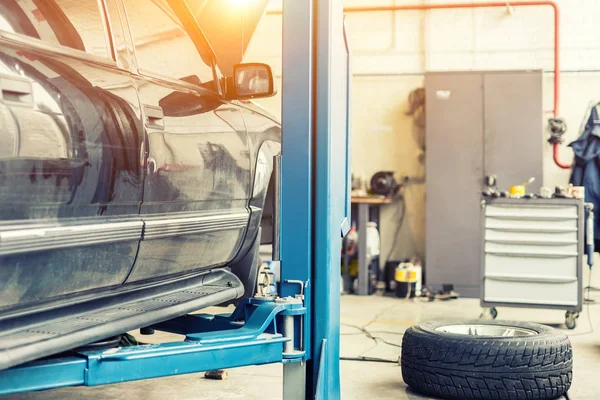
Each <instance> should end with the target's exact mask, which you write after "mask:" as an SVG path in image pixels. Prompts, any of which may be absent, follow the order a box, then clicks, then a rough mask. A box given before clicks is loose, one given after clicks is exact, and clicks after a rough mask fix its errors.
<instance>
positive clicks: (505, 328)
mask: <svg viewBox="0 0 600 400" xmlns="http://www.w3.org/2000/svg"><path fill="white" fill-rule="evenodd" d="M435 330H436V331H438V332H445V333H451V334H454V335H465V336H485V337H523V336H534V335H537V334H538V332H536V331H534V330H533V329H527V328H522V327H519V326H510V325H478V324H453V325H443V326H440V327H437V328H435Z"/></svg>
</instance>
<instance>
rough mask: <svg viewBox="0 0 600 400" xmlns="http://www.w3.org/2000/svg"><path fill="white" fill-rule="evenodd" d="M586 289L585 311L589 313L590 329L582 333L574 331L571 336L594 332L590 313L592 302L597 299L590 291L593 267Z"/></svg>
mask: <svg viewBox="0 0 600 400" xmlns="http://www.w3.org/2000/svg"><path fill="white" fill-rule="evenodd" d="M584 290H587V298H584V302H585V313H586V314H587V320H588V324H589V330H588V331H586V332H581V333H573V334H571V335H568V336H569V337H571V336H583V335H589V334H590V333H594V324H593V323H592V315H591V313H590V304H592V303H594V302H595V300H593V299H591V298H590V292H591V290H592V269H591V268H590V275H589V276H588V285H587V287H586V288H585V289H584Z"/></svg>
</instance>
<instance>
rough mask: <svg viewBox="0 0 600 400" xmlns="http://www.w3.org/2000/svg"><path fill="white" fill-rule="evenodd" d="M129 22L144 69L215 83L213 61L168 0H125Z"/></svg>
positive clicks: (199, 82)
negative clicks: (199, 45)
mask: <svg viewBox="0 0 600 400" xmlns="http://www.w3.org/2000/svg"><path fill="white" fill-rule="evenodd" d="M124 2H125V6H126V8H127V15H128V19H129V26H130V28H131V34H132V36H133V40H134V45H135V54H136V59H137V64H138V68H139V69H140V70H141V71H142V72H150V73H156V74H159V75H162V76H165V77H169V78H174V79H179V80H183V81H186V82H188V83H193V84H196V85H199V86H204V87H205V88H208V89H211V90H216V88H215V87H214V75H213V65H212V60H211V57H210V56H209V55H208V54H207V53H208V52H207V51H206V50H205V51H204V52H203V53H202V54H201V53H200V52H199V51H198V48H197V47H196V44H195V43H194V41H193V40H192V38H191V37H190V36H189V35H188V33H187V32H186V30H185V28H184V26H183V24H182V23H181V22H180V21H179V19H178V17H177V15H176V13H175V12H174V10H173V8H172V7H171V6H170V5H169V3H168V2H167V1H166V0H125V1H124Z"/></svg>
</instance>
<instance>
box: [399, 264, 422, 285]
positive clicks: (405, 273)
mask: <svg viewBox="0 0 600 400" xmlns="http://www.w3.org/2000/svg"><path fill="white" fill-rule="evenodd" d="M395 280H396V282H408V283H414V282H416V281H417V270H416V269H415V268H402V267H398V268H396V277H395Z"/></svg>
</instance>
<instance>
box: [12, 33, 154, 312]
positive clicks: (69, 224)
mask: <svg viewBox="0 0 600 400" xmlns="http://www.w3.org/2000/svg"><path fill="white" fill-rule="evenodd" d="M4 36H5V38H3V39H1V40H2V42H1V43H2V44H1V45H0V82H1V85H2V94H3V96H2V99H1V100H0V114H1V117H0V119H1V121H2V126H3V127H4V129H3V132H2V146H1V147H2V150H1V152H2V155H1V156H0V182H1V184H0V221H1V222H0V255H1V267H2V268H0V308H2V307H9V306H11V305H15V304H20V305H22V304H25V303H27V302H31V301H37V300H40V299H44V298H51V297H55V296H61V295H65V294H69V293H75V292H79V291H85V290H88V289H95V288H99V287H111V286H115V285H119V284H121V283H122V282H123V281H124V280H125V278H126V277H127V275H128V274H129V272H130V270H131V267H132V266H133V262H134V259H135V255H136V252H137V247H138V242H139V240H140V237H141V232H142V222H141V219H140V218H139V215H138V212H139V207H140V204H141V201H142V183H143V179H142V174H143V171H142V167H141V165H140V157H139V147H140V144H141V141H142V126H141V112H140V109H139V103H138V99H137V94H136V90H135V87H134V84H133V80H132V79H131V77H130V76H129V75H128V74H126V73H124V72H123V71H120V70H118V69H117V68H114V67H111V66H110V65H109V63H106V64H100V63H94V62H88V61H84V58H85V57H82V58H81V59H78V58H74V57H69V56H61V55H58V54H48V53H47V52H46V51H44V50H43V49H41V48H39V47H37V46H35V44H33V45H32V46H27V45H24V44H20V45H16V44H15V43H13V42H12V41H11V40H10V35H4ZM7 36H8V37H7ZM16 83H19V84H21V86H22V87H21V88H19V87H16V88H15V84H16ZM117 239H118V240H117Z"/></svg>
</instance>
